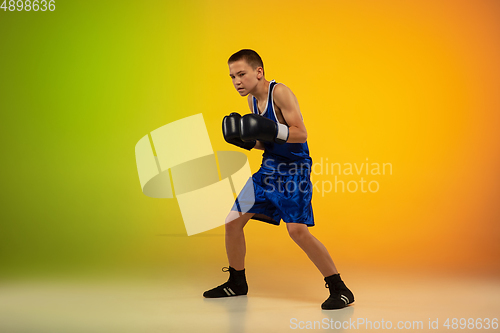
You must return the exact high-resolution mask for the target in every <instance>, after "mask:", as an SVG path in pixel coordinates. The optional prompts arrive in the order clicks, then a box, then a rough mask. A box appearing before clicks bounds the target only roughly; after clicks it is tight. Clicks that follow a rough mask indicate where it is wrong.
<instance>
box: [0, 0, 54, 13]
mask: <svg viewBox="0 0 500 333" xmlns="http://www.w3.org/2000/svg"><path fill="white" fill-rule="evenodd" d="M0 1H1V0H0ZM0 9H3V10H4V12H6V11H7V10H8V11H9V12H13V11H18V12H22V11H25V12H30V11H34V12H38V11H42V12H45V11H47V10H49V11H51V12H53V11H54V10H56V1H55V0H49V1H47V0H33V1H31V0H17V1H16V0H10V1H7V0H4V1H3V2H2V5H1V6H0Z"/></svg>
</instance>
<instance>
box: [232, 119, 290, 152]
mask: <svg viewBox="0 0 500 333" xmlns="http://www.w3.org/2000/svg"><path fill="white" fill-rule="evenodd" d="M288 134H289V133H288V127H287V126H286V125H284V124H278V123H275V122H274V121H272V120H271V119H268V118H265V117H263V116H259V115H256V114H253V113H252V114H246V115H244V116H243V117H242V118H241V124H240V137H241V140H243V141H244V142H247V141H252V140H259V141H267V142H276V143H279V144H283V143H285V142H286V141H287V140H288Z"/></svg>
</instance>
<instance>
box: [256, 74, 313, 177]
mask: <svg viewBox="0 0 500 333" xmlns="http://www.w3.org/2000/svg"><path fill="white" fill-rule="evenodd" d="M277 84H278V83H277V82H276V81H274V80H272V81H271V82H270V83H269V93H268V96H267V106H266V108H265V110H264V111H263V113H262V114H259V109H258V108H257V99H256V98H255V97H253V110H252V111H253V113H255V114H257V115H260V116H262V117H266V118H268V119H271V120H272V121H274V122H275V123H279V121H278V118H277V117H276V112H275V110H274V99H273V90H274V87H275V86H276V85H277ZM262 143H263V144H264V153H263V154H262V166H261V167H263V168H266V169H269V168H271V169H273V168H276V167H277V166H278V165H280V170H283V169H286V168H287V165H289V167H290V168H293V167H297V165H299V166H301V165H302V168H304V167H305V168H309V169H310V168H311V164H312V159H311V157H310V156H309V147H308V145H307V141H306V142H304V143H288V142H287V143H284V144H278V143H275V142H262Z"/></svg>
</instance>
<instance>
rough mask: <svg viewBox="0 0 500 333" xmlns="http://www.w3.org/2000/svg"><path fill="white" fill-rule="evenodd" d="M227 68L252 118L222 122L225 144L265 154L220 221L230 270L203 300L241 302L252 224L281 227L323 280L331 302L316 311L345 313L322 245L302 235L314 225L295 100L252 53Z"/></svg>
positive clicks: (343, 294)
mask: <svg viewBox="0 0 500 333" xmlns="http://www.w3.org/2000/svg"><path fill="white" fill-rule="evenodd" d="M228 65H229V75H230V77H231V79H232V81H233V85H234V87H235V88H236V90H237V91H238V93H239V94H240V95H241V96H248V97H247V100H248V106H249V107H250V110H251V111H252V113H251V114H247V115H244V116H243V117H242V116H240V115H239V114H237V113H231V114H230V115H229V116H226V117H224V120H223V125H222V127H223V134H224V139H225V140H226V141H227V142H228V143H231V144H234V145H236V146H238V147H241V148H244V149H247V150H251V149H260V150H264V154H263V155H262V157H263V159H262V165H261V168H260V169H259V171H257V172H256V173H255V174H254V175H253V176H252V178H251V179H250V180H249V181H248V182H247V184H246V185H245V187H244V188H243V189H242V191H241V193H240V194H239V195H238V198H237V199H236V201H235V204H234V206H233V208H232V210H231V212H230V213H229V215H228V216H227V218H226V225H225V229H226V236H225V240H226V253H227V258H228V261H229V268H228V269H226V270H225V271H226V272H227V271H229V274H230V276H229V280H228V281H227V282H226V283H224V284H222V285H220V286H218V287H216V288H213V289H211V290H208V291H206V292H205V293H204V294H203V296H204V297H207V298H217V297H229V296H239V295H246V294H247V292H248V285H247V282H246V277H245V263H244V260H245V252H246V247H245V236H244V233H243V228H244V226H245V225H246V223H247V222H248V220H249V219H251V218H252V219H255V220H260V221H264V222H268V223H271V224H274V225H279V223H280V221H281V220H283V221H284V222H285V223H286V226H287V230H288V233H289V235H290V237H291V238H292V239H293V240H294V241H295V243H296V244H297V245H298V246H299V247H300V248H301V249H302V250H303V251H304V252H305V253H306V254H307V256H308V257H309V258H310V259H311V261H312V262H313V263H314V264H315V265H316V267H317V268H318V269H319V271H320V272H321V274H323V276H324V277H325V282H326V285H325V286H327V287H328V288H329V290H330V296H329V297H328V299H327V300H326V301H325V302H324V303H323V304H322V305H321V308H322V309H325V310H331V309H340V308H343V307H345V306H347V305H348V304H351V303H352V302H354V295H353V294H352V292H351V291H350V290H349V289H348V288H347V287H346V285H345V284H344V282H343V281H342V280H341V278H340V275H339V274H338V272H337V269H336V268H335V264H334V263H333V260H332V258H331V257H330V255H329V253H328V251H327V249H326V248H325V246H324V245H323V244H322V243H321V242H320V241H319V240H318V239H316V238H315V237H314V236H313V235H312V234H311V233H310V232H309V230H308V227H311V226H314V216H313V211H312V206H311V198H312V190H313V188H312V184H311V181H310V170H311V165H312V159H311V157H310V156H309V148H308V146H307V141H306V140H307V131H306V127H305V125H304V122H303V120H302V115H301V113H300V109H299V104H298V102H297V98H296V97H295V95H294V94H293V93H292V91H291V90H290V89H289V88H288V87H286V86H285V85H283V84H278V83H276V82H275V81H274V80H272V81H267V80H266V78H265V76H264V65H263V62H262V59H261V58H260V56H259V55H258V54H257V53H256V52H255V51H253V50H248V49H244V50H240V51H238V52H236V53H235V54H233V55H232V56H231V57H230V58H229V60H228ZM241 212H244V213H241ZM223 270H224V269H223Z"/></svg>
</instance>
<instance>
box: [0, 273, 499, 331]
mask: <svg viewBox="0 0 500 333" xmlns="http://www.w3.org/2000/svg"><path fill="white" fill-rule="evenodd" d="M307 274H311V275H310V276H309V275H307ZM314 274H316V272H313V273H304V272H296V274H293V273H290V274H285V275H287V276H288V278H286V279H280V278H278V277H276V276H275V275H273V274H271V273H270V274H269V275H267V276H265V277H264V276H263V274H261V273H259V274H256V273H254V274H249V275H248V278H249V282H251V283H250V291H249V295H248V296H240V297H234V298H226V299H204V298H203V297H202V296H201V295H202V293H203V291H204V290H205V289H208V288H209V287H213V286H215V285H217V284H220V283H222V282H224V281H223V280H221V279H224V278H225V277H227V275H226V273H222V272H220V271H217V270H215V271H214V272H207V274H204V275H203V276H192V274H191V277H190V278H186V277H182V276H180V277H176V278H166V277H161V276H160V277H158V276H156V277H155V278H149V279H145V278H143V279H140V280H137V279H135V280H128V281H125V280H118V281H117V280H90V279H88V280H80V281H79V282H78V281H77V280H73V281H72V282H70V280H65V281H44V282H41V281H38V282H19V281H18V282H4V283H2V284H1V286H0V332H2V333H3V332H5V333H10V332H34V333H42V332H51V333H57V332H61V333H62V332H64V333H77V332H85V333H90V332H103V333H104V332H106V333H111V332H120V333H126V332H138V333H139V332H141V333H146V332H217V333H224V332H231V333H234V332H297V331H307V332H310V331H335V332H339V331H343V332H348V331H359V332H365V331H381V330H388V329H392V330H395V329H398V325H399V326H400V330H404V331H408V332H415V331H419V332H450V331H467V332H495V331H496V332H498V331H500V328H498V327H497V329H496V330H495V329H493V327H491V328H490V329H488V330H486V329H485V328H484V327H485V326H486V325H487V324H486V322H487V320H486V319H487V318H488V319H489V320H490V322H491V321H492V319H493V318H500V281H499V280H497V279H493V278H485V277H483V278H478V277H476V278H470V277H469V278H466V277H462V278H458V277H457V276H456V275H453V274H450V275H449V276H442V275H441V276H439V277H438V276H433V277H431V276H430V275H426V276H425V277H423V276H416V275H412V274H404V273H401V274H399V275H398V274H396V273H394V272H392V273H390V274H389V273H387V274H380V273H377V274H374V275H375V276H371V277H370V276H368V274H367V273H366V272H361V271H360V272H357V273H356V272H355V271H352V270H351V271H349V273H348V274H347V275H349V278H347V277H346V276H343V278H344V280H345V281H346V284H347V285H348V286H349V287H350V288H351V289H352V290H353V292H354V294H355V297H356V302H355V303H354V304H353V305H351V306H349V307H348V308H345V309H342V310H335V311H322V310H321V309H320V304H321V302H323V300H324V299H325V298H326V297H327V290H326V289H325V288H324V286H323V285H322V281H320V279H317V278H316V277H317V276H316V275H314ZM282 275H283V274H282ZM307 279H309V280H310V282H307V283H302V282H303V281H306V280H307ZM219 282H220V283H219ZM301 286H302V287H301ZM453 318H457V326H456V327H457V329H455V330H454V329H453V327H452V325H453V323H454V322H453ZM461 318H464V319H465V320H467V321H468V320H469V318H472V319H473V320H474V324H469V323H467V325H468V326H469V327H468V328H466V329H460V321H459V320H460V319H461ZM447 319H449V324H450V328H449V329H448V328H447V327H446V326H444V324H446V320H447ZM478 319H481V321H482V323H483V328H482V329H478V328H477V326H475V325H476V321H478ZM436 320H437V322H436ZM497 320H498V319H497ZM429 322H431V323H433V325H434V327H436V326H435V325H438V326H437V329H429ZM463 322H464V321H463V320H462V323H463ZM491 324H493V325H494V321H493V322H491ZM491 324H490V325H491ZM370 325H371V326H370ZM405 325H406V328H405ZM467 325H466V326H467ZM340 326H343V327H344V328H340ZM462 326H463V325H462ZM370 327H371V328H370ZM391 327H392V328H391ZM471 327H474V328H471Z"/></svg>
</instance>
